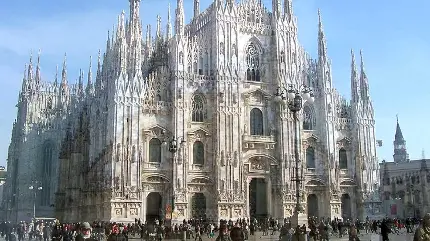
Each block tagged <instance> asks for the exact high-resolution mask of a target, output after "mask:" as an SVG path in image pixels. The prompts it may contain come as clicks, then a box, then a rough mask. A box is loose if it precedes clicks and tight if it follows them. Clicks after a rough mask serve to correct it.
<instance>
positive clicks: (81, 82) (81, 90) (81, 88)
mask: <svg viewBox="0 0 430 241" xmlns="http://www.w3.org/2000/svg"><path fill="white" fill-rule="evenodd" d="M83 78H84V72H83V71H82V69H79V78H78V94H79V95H82V94H83V93H84V80H83Z"/></svg>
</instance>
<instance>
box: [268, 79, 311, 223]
mask: <svg viewBox="0 0 430 241" xmlns="http://www.w3.org/2000/svg"><path fill="white" fill-rule="evenodd" d="M284 91H286V93H285V92H284ZM275 98H276V100H277V101H278V102H284V103H285V104H286V105H287V107H288V109H289V110H290V111H291V112H292V113H293V119H294V159H295V171H294V173H295V174H294V177H293V178H292V179H291V181H294V182H295V184H296V206H295V208H294V213H293V216H292V217H291V224H292V225H293V227H294V228H295V227H297V226H298V225H300V226H301V225H303V224H307V219H306V218H305V217H303V218H300V214H303V212H304V209H303V207H302V205H301V203H300V187H301V185H300V184H301V182H302V179H303V172H302V171H301V170H300V168H301V166H300V154H299V146H300V126H299V124H298V122H299V120H298V112H300V111H301V110H302V108H303V103H304V102H308V103H313V101H314V95H313V92H312V90H311V88H309V87H307V86H304V85H303V86H299V87H298V88H297V87H296V86H294V85H290V86H289V87H288V88H286V89H285V90H282V89H281V88H278V90H277V92H276V94H275Z"/></svg>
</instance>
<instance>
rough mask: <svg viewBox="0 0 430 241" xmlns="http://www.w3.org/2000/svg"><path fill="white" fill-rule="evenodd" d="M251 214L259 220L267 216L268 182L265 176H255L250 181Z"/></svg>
mask: <svg viewBox="0 0 430 241" xmlns="http://www.w3.org/2000/svg"><path fill="white" fill-rule="evenodd" d="M249 215H250V217H251V218H256V219H257V220H260V219H264V218H267V216H268V208H267V183H266V180H265V179H264V178H253V179H252V180H251V182H250V183H249Z"/></svg>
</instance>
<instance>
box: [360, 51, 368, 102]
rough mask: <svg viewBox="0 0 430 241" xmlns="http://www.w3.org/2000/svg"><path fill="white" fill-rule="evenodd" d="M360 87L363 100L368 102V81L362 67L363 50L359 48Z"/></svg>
mask: <svg viewBox="0 0 430 241" xmlns="http://www.w3.org/2000/svg"><path fill="white" fill-rule="evenodd" d="M360 87H361V98H362V99H363V101H367V102H370V93H369V81H368V79H367V75H366V71H365V69H364V60H363V51H362V50H360Z"/></svg>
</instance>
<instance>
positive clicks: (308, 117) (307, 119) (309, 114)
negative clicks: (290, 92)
mask: <svg viewBox="0 0 430 241" xmlns="http://www.w3.org/2000/svg"><path fill="white" fill-rule="evenodd" d="M314 123H315V117H314V113H313V111H312V108H311V107H310V106H305V107H303V130H313V129H314V128H315V126H314Z"/></svg>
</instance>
